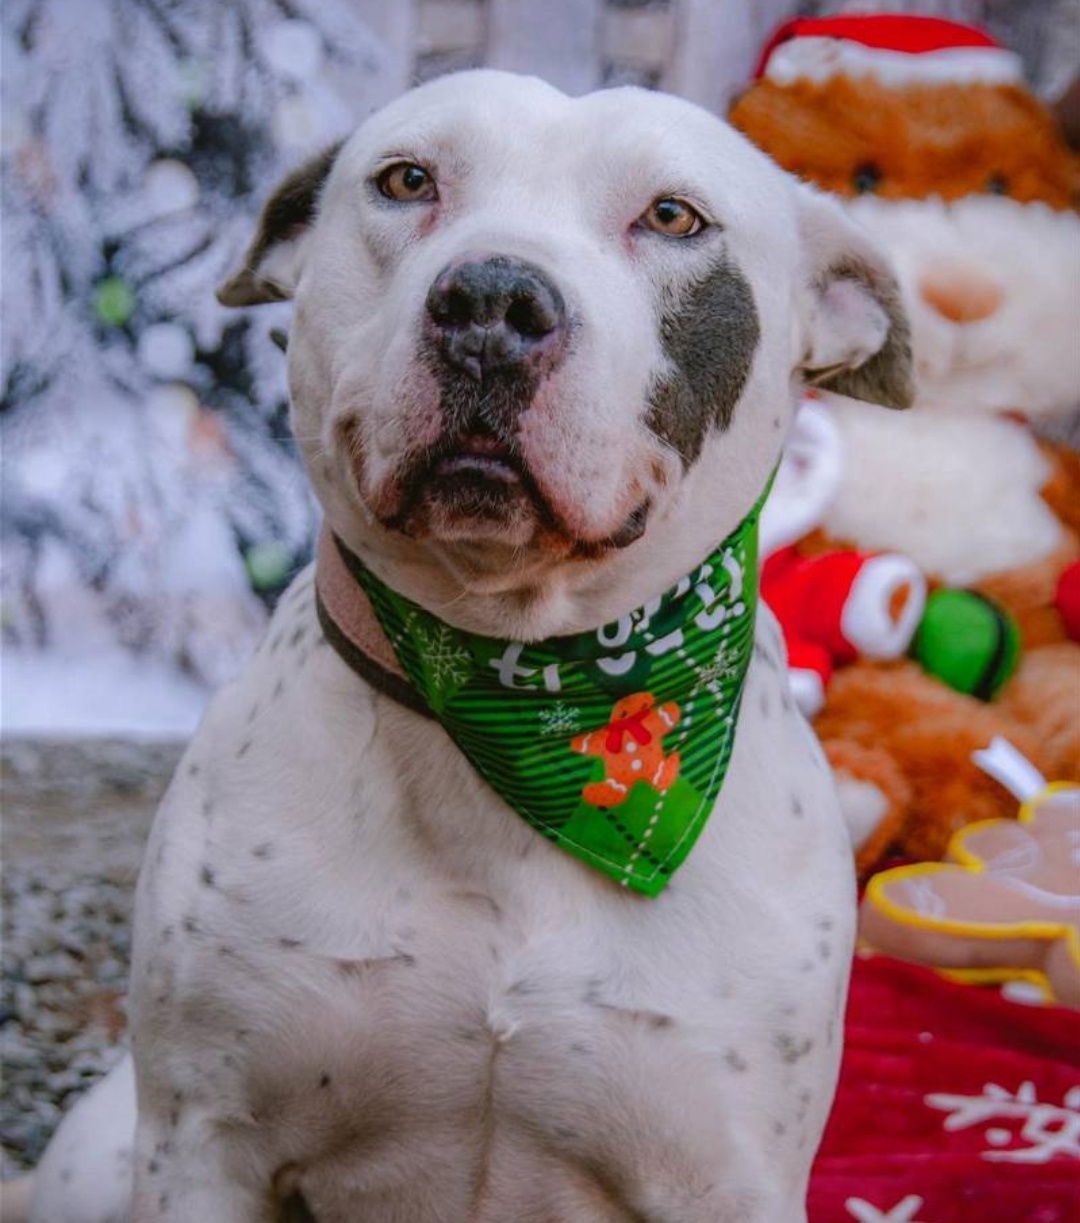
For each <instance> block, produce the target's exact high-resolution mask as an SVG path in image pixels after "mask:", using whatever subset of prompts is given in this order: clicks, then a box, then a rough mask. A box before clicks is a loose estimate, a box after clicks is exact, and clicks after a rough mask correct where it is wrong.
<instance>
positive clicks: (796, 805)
mask: <svg viewBox="0 0 1080 1223" xmlns="http://www.w3.org/2000/svg"><path fill="white" fill-rule="evenodd" d="M791 814H792V815H793V816H794V817H795V818H796V819H797V820H801V819H802V817H803V815H804V814H805V812H804V811H803V805H802V800H801V799H800V798H799V796H798V795H797V794H793V795H792V796H791Z"/></svg>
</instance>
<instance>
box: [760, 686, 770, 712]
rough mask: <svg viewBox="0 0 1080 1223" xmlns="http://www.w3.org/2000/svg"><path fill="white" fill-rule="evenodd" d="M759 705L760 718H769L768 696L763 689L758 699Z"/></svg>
mask: <svg viewBox="0 0 1080 1223" xmlns="http://www.w3.org/2000/svg"><path fill="white" fill-rule="evenodd" d="M759 704H760V707H761V716H762V717H763V718H767V717H768V716H769V712H770V709H769V694H768V693H767V692H766V691H765V690H764V689H762V693H761V697H760V700H759Z"/></svg>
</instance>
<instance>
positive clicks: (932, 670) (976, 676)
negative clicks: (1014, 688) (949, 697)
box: [911, 589, 1020, 701]
mask: <svg viewBox="0 0 1080 1223" xmlns="http://www.w3.org/2000/svg"><path fill="white" fill-rule="evenodd" d="M911 654H912V657H913V658H915V659H917V660H918V662H919V663H920V664H921V665H922V668H923V670H924V671H926V672H927V673H928V674H929V675H935V676H937V678H938V679H940V680H941V681H942V682H943V683H946V684H948V685H949V687H950V688H955V689H956V691H957V692H967V693H969V694H970V695H971V696H977V697H979V698H980V700H984V701H988V700H990V699H991V698H992V697H994V696H996V695H997V693H998V692H999V691H1000V690H1001V688H1002V686H1003V685H1004V683H1005V682H1006V680H1008V679H1009V678H1010V677H1011V676H1012V674H1013V672H1014V671H1015V670H1016V665H1017V663H1018V662H1019V661H1020V630H1019V629H1018V628H1017V626H1016V621H1015V620H1014V619H1013V618H1012V617H1011V616H1010V615H1008V614H1007V613H1006V612H1003V611H1002V610H1001V608H1000V607H998V606H997V605H996V604H995V603H994V602H993V600H991V599H988V598H986V597H985V596H984V595H980V594H978V593H976V592H975V591H973V590H952V589H946V590H935V591H934V593H933V594H932V595H931V596H930V598H929V600H928V601H927V603H926V607H925V610H924V611H923V617H922V619H921V620H920V621H919V626H918V629H917V630H916V633H915V638H914V640H913V641H912V643H911Z"/></svg>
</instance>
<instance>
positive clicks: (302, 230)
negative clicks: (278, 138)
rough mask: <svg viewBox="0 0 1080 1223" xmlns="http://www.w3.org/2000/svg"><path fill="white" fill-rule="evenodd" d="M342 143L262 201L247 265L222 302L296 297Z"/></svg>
mask: <svg viewBox="0 0 1080 1223" xmlns="http://www.w3.org/2000/svg"><path fill="white" fill-rule="evenodd" d="M343 143H344V142H343V141H339V142H338V143H337V144H334V145H331V146H330V148H328V149H324V150H323V151H322V152H321V153H318V154H316V156H314V157H312V158H311V159H310V160H309V161H306V162H304V164H303V165H302V166H300V167H299V168H298V169H296V170H294V171H293V172H292V173H291V174H290V175H289V176H288V177H287V178H286V179H285V180H284V182H282V184H281V185H280V186H279V187H278V189H277V190H276V191H275V192H274V194H273V195H272V196H271V197H270V198H269V199H268V200H267V201H266V203H265V204H264V205H263V210H262V212H261V213H260V215H259V226H258V229H257V230H256V231H255V238H254V241H253V242H252V243H251V245H250V246H249V247H248V249H247V253H246V254H245V255H244V262H243V265H242V266H241V268H240V270H239V271H237V272H235V273H234V274H233V275H232V276H230V277H229V279H228V280H226V281H225V283H224V284H223V285H221V287H220V288H219V289H218V291H217V299H218V301H219V302H221V304H222V305H223V306H258V305H261V304H262V303H263V302H276V301H286V300H288V299H289V298H290V297H292V295H293V290H294V289H295V288H296V282H297V280H299V278H300V265H301V256H302V253H303V246H304V239H305V238H306V237H307V235H308V233H309V232H310V230H311V223H312V222H313V221H314V220H315V212H316V209H317V208H318V204H319V196H320V194H321V193H322V189H323V186H324V185H325V183H326V179H327V176H328V175H329V173H330V171H331V169H332V168H333V165H334V159H335V158H336V157H337V155H338V153H339V152H340V151H341V145H342V144H343Z"/></svg>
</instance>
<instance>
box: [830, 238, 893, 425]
mask: <svg viewBox="0 0 1080 1223" xmlns="http://www.w3.org/2000/svg"><path fill="white" fill-rule="evenodd" d="M825 279H826V280H854V281H857V282H858V283H859V284H861V285H863V286H864V287H865V288H866V290H867V291H868V292H869V293H870V295H871V297H873V299H874V300H875V301H876V302H877V303H878V305H879V306H880V307H881V308H882V309H883V310H884V311H885V313H886V315H887V316H888V319H889V330H888V332H887V334H886V336H885V343H884V344H882V346H881V348H880V349H878V351H877V352H876V353H874V355H873V356H872V357H870V358H869V359H868V360H867V361H864V362H863V363H862V365H859V366H857V367H855V368H852V367H849V366H841V367H840V368H839V369H826V370H808V371H807V374H806V381H807V383H808V384H809V385H811V386H818V387H821V389H822V390H824V391H834V392H835V393H836V394H837V395H847V396H848V397H849V398H851V399H862V400H865V401H866V402H867V403H876V404H880V405H881V406H882V407H885V408H910V407H911V402H912V400H913V399H914V397H915V386H914V381H913V378H912V364H911V328H910V325H909V324H908V318H907V314H906V313H905V311H904V307H903V304H902V302H901V300H900V289H899V287H898V286H897V284H896V281H895V280H893V278H892V277H891V276H885V275H882V274H881V273H880V272H877V271H875V270H874V269H873V268H871V267H870V266H868V265H867V264H865V263H863V262H861V261H859V260H848V261H846V262H844V263H841V264H838V265H837V266H836V267H834V268H831V269H830V271H829V273H828V275H827V276H826V278H825Z"/></svg>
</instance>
